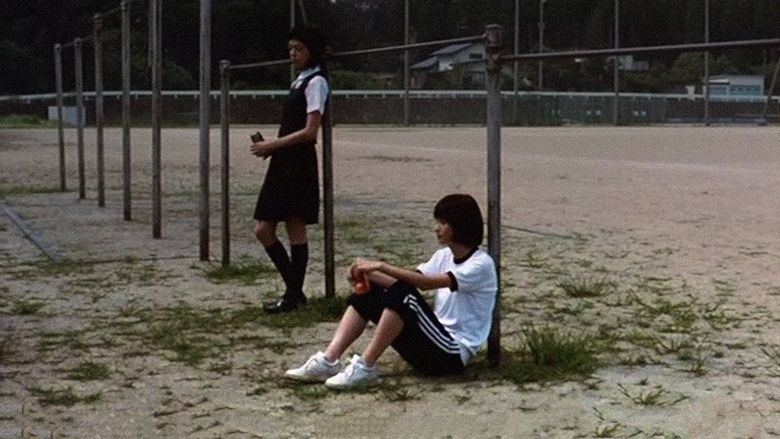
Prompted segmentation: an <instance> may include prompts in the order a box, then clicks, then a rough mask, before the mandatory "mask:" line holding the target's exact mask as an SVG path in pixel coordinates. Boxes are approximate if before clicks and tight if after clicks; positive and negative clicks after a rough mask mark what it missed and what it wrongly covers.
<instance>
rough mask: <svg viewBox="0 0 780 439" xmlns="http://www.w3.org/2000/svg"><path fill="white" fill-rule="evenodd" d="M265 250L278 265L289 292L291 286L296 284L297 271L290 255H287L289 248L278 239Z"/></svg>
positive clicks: (286, 289)
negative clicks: (286, 248)
mask: <svg viewBox="0 0 780 439" xmlns="http://www.w3.org/2000/svg"><path fill="white" fill-rule="evenodd" d="M265 251H266V253H268V256H269V257H270V258H271V261H272V262H273V263H274V265H275V266H276V269H277V270H278V271H279V274H281V275H282V280H283V281H284V285H285V293H287V291H290V289H291V287H293V286H294V285H295V273H294V271H293V266H292V263H290V257H289V256H287V250H285V248H284V245H282V243H281V242H280V241H276V242H275V243H273V244H271V245H269V246H268V247H266V248H265Z"/></svg>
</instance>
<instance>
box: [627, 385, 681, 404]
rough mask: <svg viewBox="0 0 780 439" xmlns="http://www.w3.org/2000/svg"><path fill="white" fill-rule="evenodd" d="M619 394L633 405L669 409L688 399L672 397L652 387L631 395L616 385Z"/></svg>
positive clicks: (660, 389)
mask: <svg viewBox="0 0 780 439" xmlns="http://www.w3.org/2000/svg"><path fill="white" fill-rule="evenodd" d="M618 388H619V389H620V393H622V394H623V395H625V397H626V398H628V399H629V400H631V402H633V403H634V404H637V405H642V406H656V407H669V406H673V405H675V404H677V403H678V402H680V401H684V400H686V399H688V397H687V396H685V395H677V396H672V395H671V393H670V392H669V391H668V390H666V389H664V388H663V387H661V386H654V387H653V388H652V389H648V390H640V391H639V392H637V393H632V392H630V391H629V390H628V388H626V386H624V385H622V384H618Z"/></svg>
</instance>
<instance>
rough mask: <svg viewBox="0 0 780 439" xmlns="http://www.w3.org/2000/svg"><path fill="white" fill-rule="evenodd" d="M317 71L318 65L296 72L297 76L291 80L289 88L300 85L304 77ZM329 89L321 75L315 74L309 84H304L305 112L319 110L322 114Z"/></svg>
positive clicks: (318, 69)
mask: <svg viewBox="0 0 780 439" xmlns="http://www.w3.org/2000/svg"><path fill="white" fill-rule="evenodd" d="M319 71H320V66H314V67H311V68H308V69H306V70H304V71H302V72H301V73H299V74H298V77H297V78H295V81H293V83H292V85H291V86H290V88H298V87H300V86H301V83H302V82H303V80H304V79H306V78H308V77H309V76H311V75H313V74H315V73H317V72H319ZM329 91H330V88H329V87H328V81H326V80H325V78H323V77H322V76H316V77H314V78H312V79H311V81H309V84H308V85H307V86H306V90H305V93H306V113H307V114H308V113H314V112H315V111H319V112H320V114H323V113H324V112H325V101H326V100H327V99H328V92H329Z"/></svg>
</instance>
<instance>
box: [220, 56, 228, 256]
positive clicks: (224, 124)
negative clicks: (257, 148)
mask: <svg viewBox="0 0 780 439" xmlns="http://www.w3.org/2000/svg"><path fill="white" fill-rule="evenodd" d="M219 85H220V87H219V90H220V94H219V126H220V134H221V136H220V138H221V146H222V266H223V267H227V266H228V265H230V61H227V60H222V61H220V63H219Z"/></svg>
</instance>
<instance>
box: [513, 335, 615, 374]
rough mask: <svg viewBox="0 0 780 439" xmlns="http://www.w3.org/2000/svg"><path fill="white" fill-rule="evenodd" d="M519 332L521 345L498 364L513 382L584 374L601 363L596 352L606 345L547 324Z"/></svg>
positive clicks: (592, 338) (587, 336)
mask: <svg viewBox="0 0 780 439" xmlns="http://www.w3.org/2000/svg"><path fill="white" fill-rule="evenodd" d="M522 332H523V335H524V338H525V341H524V344H523V346H522V347H521V349H519V350H518V351H514V352H512V351H510V352H508V354H509V355H507V356H506V357H507V358H506V360H505V361H504V363H503V364H502V366H501V375H502V376H503V377H504V378H505V379H507V380H509V381H511V382H514V383H516V384H523V383H529V382H548V381H562V380H567V379H571V378H580V377H584V376H587V375H588V374H590V373H592V372H593V371H595V370H596V369H597V368H598V367H599V365H600V361H599V359H598V353H599V352H601V351H604V350H605V349H607V348H608V346H606V345H605V344H604V343H603V342H602V341H601V340H598V339H596V338H595V337H592V336H589V335H580V336H576V335H572V334H566V333H562V332H560V331H559V330H556V329H554V328H551V327H549V326H544V327H528V328H526V329H524V330H523V331H522Z"/></svg>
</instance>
